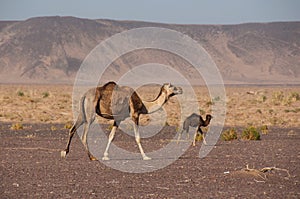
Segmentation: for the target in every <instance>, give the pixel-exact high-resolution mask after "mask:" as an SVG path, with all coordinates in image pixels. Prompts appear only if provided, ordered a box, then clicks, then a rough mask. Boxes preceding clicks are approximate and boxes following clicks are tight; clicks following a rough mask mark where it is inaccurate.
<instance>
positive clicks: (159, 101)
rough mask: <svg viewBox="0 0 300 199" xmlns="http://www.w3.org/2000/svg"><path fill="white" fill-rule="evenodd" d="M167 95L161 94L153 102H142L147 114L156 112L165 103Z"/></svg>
mask: <svg viewBox="0 0 300 199" xmlns="http://www.w3.org/2000/svg"><path fill="white" fill-rule="evenodd" d="M167 97H168V96H167V94H166V93H165V92H161V93H160V95H159V96H158V97H157V98H156V99H155V100H153V101H143V104H144V106H145V108H146V109H147V113H153V112H155V111H158V110H159V109H160V108H161V107H162V106H163V105H164V104H165V103H166V101H167Z"/></svg>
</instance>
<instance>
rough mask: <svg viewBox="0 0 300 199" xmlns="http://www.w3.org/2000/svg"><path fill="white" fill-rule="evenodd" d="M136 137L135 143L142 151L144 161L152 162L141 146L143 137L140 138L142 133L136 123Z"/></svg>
mask: <svg viewBox="0 0 300 199" xmlns="http://www.w3.org/2000/svg"><path fill="white" fill-rule="evenodd" d="M133 128H134V135H135V141H136V143H137V145H138V147H139V149H140V152H141V155H142V157H143V160H151V158H150V157H148V156H146V154H145V152H144V150H143V147H142V145H141V137H140V133H139V127H138V125H137V124H135V123H134V126H133Z"/></svg>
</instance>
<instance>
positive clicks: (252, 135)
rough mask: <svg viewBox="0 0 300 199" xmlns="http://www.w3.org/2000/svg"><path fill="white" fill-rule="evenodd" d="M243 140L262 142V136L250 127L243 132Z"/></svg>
mask: <svg viewBox="0 0 300 199" xmlns="http://www.w3.org/2000/svg"><path fill="white" fill-rule="evenodd" d="M242 139H244V140H260V134H259V132H258V130H257V129H256V128H255V127H254V126H250V127H248V128H246V129H245V130H243V132H242Z"/></svg>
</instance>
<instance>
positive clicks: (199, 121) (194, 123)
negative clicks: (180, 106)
mask: <svg viewBox="0 0 300 199" xmlns="http://www.w3.org/2000/svg"><path fill="white" fill-rule="evenodd" d="M212 118H213V117H212V116H211V115H206V117H205V120H203V118H202V117H201V115H198V114H196V113H192V114H191V115H190V116H188V117H187V118H186V119H185V120H184V123H183V129H182V131H181V132H180V133H179V135H178V139H177V144H178V142H179V140H180V138H181V134H182V133H183V132H184V131H186V133H187V136H189V134H188V133H189V127H190V126H191V127H197V129H196V131H195V133H194V136H193V146H196V136H197V133H198V132H199V133H200V134H201V135H202V137H203V143H204V144H206V141H205V137H204V134H203V132H202V130H201V128H200V127H201V126H204V127H206V126H208V125H209V123H210V120H211V119H212Z"/></svg>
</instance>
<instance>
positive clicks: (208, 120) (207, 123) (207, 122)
mask: <svg viewBox="0 0 300 199" xmlns="http://www.w3.org/2000/svg"><path fill="white" fill-rule="evenodd" d="M209 123H210V119H206V120H205V121H204V125H203V126H204V127H205V126H208V125H209Z"/></svg>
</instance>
